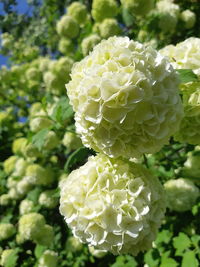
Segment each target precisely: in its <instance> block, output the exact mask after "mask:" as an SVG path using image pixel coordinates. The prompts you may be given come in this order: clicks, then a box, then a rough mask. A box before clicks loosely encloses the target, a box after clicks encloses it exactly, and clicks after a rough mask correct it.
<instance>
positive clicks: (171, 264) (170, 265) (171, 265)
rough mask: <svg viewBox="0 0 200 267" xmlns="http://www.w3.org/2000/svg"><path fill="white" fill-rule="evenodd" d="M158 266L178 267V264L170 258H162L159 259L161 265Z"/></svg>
mask: <svg viewBox="0 0 200 267" xmlns="http://www.w3.org/2000/svg"><path fill="white" fill-rule="evenodd" d="M159 266H160V267H176V266H178V263H177V262H176V261H175V260H174V259H172V258H165V257H162V258H161V265H159Z"/></svg>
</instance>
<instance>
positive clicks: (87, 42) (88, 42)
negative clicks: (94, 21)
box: [81, 34, 101, 56]
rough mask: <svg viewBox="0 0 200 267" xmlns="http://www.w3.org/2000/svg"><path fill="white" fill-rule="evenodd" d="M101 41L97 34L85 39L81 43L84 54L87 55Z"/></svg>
mask: <svg viewBox="0 0 200 267" xmlns="http://www.w3.org/2000/svg"><path fill="white" fill-rule="evenodd" d="M100 41H101V38H100V37H99V36H98V35H97V34H91V35H89V36H87V37H86V38H84V39H83V41H82V43H81V49H82V52H83V55H84V56H86V55H88V54H89V52H90V51H91V50H92V49H93V47H94V46H95V45H97V44H98V43H99V42H100Z"/></svg>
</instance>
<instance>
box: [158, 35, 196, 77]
mask: <svg viewBox="0 0 200 267" xmlns="http://www.w3.org/2000/svg"><path fill="white" fill-rule="evenodd" d="M199 47H200V38H196V37H190V38H188V39H186V40H185V41H183V42H180V43H178V44H177V45H176V46H174V45H169V46H166V47H164V48H163V49H161V50H160V53H161V54H162V55H164V56H167V57H168V58H169V60H170V62H171V64H172V65H173V67H174V68H175V69H192V70H193V71H194V72H195V73H196V74H197V75H198V74H200V53H199Z"/></svg>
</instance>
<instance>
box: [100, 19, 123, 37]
mask: <svg viewBox="0 0 200 267" xmlns="http://www.w3.org/2000/svg"><path fill="white" fill-rule="evenodd" d="M99 32H100V35H101V37H102V38H105V39H107V38H109V37H110V36H114V35H120V33H121V28H120V27H119V24H118V22H117V20H116V19H112V18H111V19H104V20H103V21H102V22H101V23H100V24H99Z"/></svg>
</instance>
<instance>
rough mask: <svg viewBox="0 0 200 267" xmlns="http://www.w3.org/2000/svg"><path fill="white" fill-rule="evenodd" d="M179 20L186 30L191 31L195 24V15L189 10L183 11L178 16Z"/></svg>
mask: <svg viewBox="0 0 200 267" xmlns="http://www.w3.org/2000/svg"><path fill="white" fill-rule="evenodd" d="M180 18H181V20H182V21H183V22H184V23H185V28H186V29H191V28H193V27H194V25H195V23H196V14H195V13H194V12H192V11H191V10H189V9H186V10H184V11H183V12H182V13H181V15H180Z"/></svg>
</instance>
